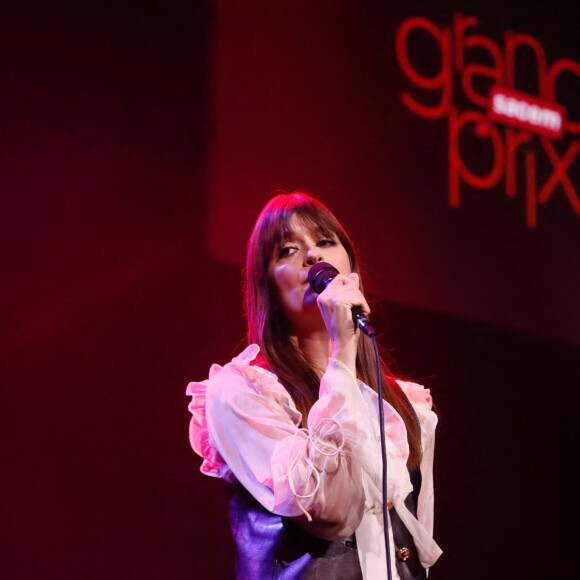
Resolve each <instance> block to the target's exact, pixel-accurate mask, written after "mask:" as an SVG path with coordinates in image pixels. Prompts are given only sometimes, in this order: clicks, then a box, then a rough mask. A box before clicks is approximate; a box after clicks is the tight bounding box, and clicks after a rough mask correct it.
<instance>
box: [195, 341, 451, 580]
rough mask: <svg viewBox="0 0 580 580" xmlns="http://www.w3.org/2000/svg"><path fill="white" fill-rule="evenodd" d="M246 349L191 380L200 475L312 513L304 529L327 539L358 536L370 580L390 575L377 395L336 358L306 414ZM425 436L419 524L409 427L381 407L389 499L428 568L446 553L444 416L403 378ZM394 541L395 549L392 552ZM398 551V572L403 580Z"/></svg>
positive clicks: (283, 509)
mask: <svg viewBox="0 0 580 580" xmlns="http://www.w3.org/2000/svg"><path fill="white" fill-rule="evenodd" d="M258 353H259V347H258V346H257V345H255V344H254V345H250V346H248V347H247V348H246V349H245V350H244V351H243V352H242V353H241V354H240V355H239V356H237V357H235V358H234V359H233V360H232V361H231V362H230V363H228V364H227V365H225V366H223V367H221V366H219V365H213V366H212V368H211V370H210V376H209V379H207V380H205V381H202V382H192V383H190V384H189V385H188V387H187V394H188V395H191V397H192V400H191V403H190V405H189V410H190V411H191V413H192V419H191V424H190V440H191V445H192V447H193V449H194V450H195V451H196V452H197V453H198V454H199V455H200V456H201V457H202V458H203V463H202V466H201V471H202V472H203V473H205V474H207V475H211V476H214V477H223V478H224V479H225V480H226V481H229V482H231V483H233V482H236V481H239V482H240V483H241V484H242V485H243V486H244V487H245V488H246V489H247V490H248V491H249V492H250V493H251V494H252V495H253V496H254V497H255V498H256V499H257V500H258V501H259V502H260V503H261V504H262V505H263V506H264V507H265V508H266V509H267V510H269V511H271V512H273V513H275V514H279V515H282V516H289V517H300V516H302V517H306V518H307V519H308V520H309V521H310V520H312V523H310V524H307V525H306V526H305V527H306V529H309V526H310V527H311V529H312V532H313V533H315V534H316V535H319V536H322V537H325V538H327V539H340V538H346V537H348V536H350V535H351V534H352V533H353V532H356V537H357V545H358V550H359V558H360V562H361V568H362V571H363V576H364V578H365V579H370V578H381V577H386V564H385V548H384V539H383V523H382V491H381V485H382V483H381V479H382V462H381V450H380V430H379V423H378V408H377V395H376V393H375V392H374V391H372V389H370V388H369V387H368V386H367V385H365V384H364V383H362V382H361V381H358V380H357V379H356V378H355V377H354V376H353V375H352V373H351V372H350V370H349V369H348V368H347V367H345V366H344V365H342V364H341V363H340V362H339V361H336V360H334V359H332V358H331V359H330V360H329V364H328V368H327V370H326V372H325V374H324V376H323V377H322V380H321V384H320V393H319V399H318V401H317V402H316V403H315V404H314V406H313V407H312V409H311V410H310V413H309V414H308V418H307V428H306V429H302V428H300V425H301V421H302V416H301V414H300V413H299V412H298V411H297V410H296V407H295V405H294V402H293V400H292V398H291V397H290V395H289V394H288V392H287V391H286V389H285V388H284V387H283V386H282V384H281V383H280V382H279V381H278V380H277V378H276V376H275V375H273V374H272V373H270V372H268V371H266V370H264V369H262V368H261V367H259V366H255V365H251V362H252V361H253V360H254V359H255V358H256V356H257V355H258ZM399 384H400V386H401V388H402V389H403V390H404V392H405V393H406V395H407V397H408V398H409V400H410V401H411V403H412V405H413V407H414V409H415V411H416V413H417V417H418V418H419V422H420V425H421V431H422V446H423V459H422V463H421V474H422V486H421V492H420V495H419V501H418V510H417V516H418V517H417V519H416V518H415V517H414V516H413V515H412V514H411V513H410V512H409V511H408V510H407V508H406V507H405V504H404V500H405V498H406V497H407V495H408V494H409V493H410V492H411V491H412V485H411V481H410V478H409V473H408V470H407V468H406V462H407V458H408V455H409V446H408V443H407V433H406V429H405V424H404V422H403V420H402V419H401V417H400V416H399V415H398V413H397V412H396V411H395V410H394V409H393V408H392V407H391V406H390V405H389V404H388V403H386V402H385V403H384V415H385V433H386V439H387V456H388V478H387V488H388V499H389V501H392V502H393V504H394V505H395V507H396V509H397V513H398V514H399V515H400V517H401V520H402V521H403V523H404V524H405V525H406V526H407V528H408V529H409V531H410V532H411V534H412V535H413V537H414V539H415V544H416V546H417V550H418V553H419V557H420V560H421V563H422V564H423V566H424V567H426V568H428V567H430V566H431V565H432V564H433V563H434V562H435V561H436V560H437V558H438V557H439V555H440V554H441V550H440V548H439V547H438V546H437V544H436V543H435V542H434V540H433V537H432V533H433V469H432V468H433V451H434V434H435V426H436V424H437V416H436V415H435V413H433V411H432V410H431V406H432V404H431V397H430V394H429V390H428V389H424V388H423V387H422V386H420V385H416V384H414V383H409V382H404V381H400V382H399ZM393 545H394V544H393V542H392V541H391V546H393ZM394 558H395V556H394V553H393V554H392V562H393V566H392V572H393V577H394V578H396V577H397V574H396V569H395V568H396V567H395V565H394Z"/></svg>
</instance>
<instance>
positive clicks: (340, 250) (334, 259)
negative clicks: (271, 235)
mask: <svg viewBox="0 0 580 580" xmlns="http://www.w3.org/2000/svg"><path fill="white" fill-rule="evenodd" d="M289 229H290V231H289V234H288V237H287V238H286V239H285V240H283V241H282V242H281V243H280V245H279V246H278V247H277V248H275V249H274V255H273V256H272V258H271V259H270V266H269V275H270V276H271V279H272V280H273V282H274V286H275V288H276V289H277V292H278V299H279V303H280V305H281V307H282V310H283V311H284V313H285V314H286V318H287V319H288V321H289V322H290V325H291V329H293V330H298V329H299V328H300V327H305V326H310V325H311V324H312V323H313V322H316V323H319V322H320V321H321V320H322V317H321V316H320V312H319V310H318V307H317V305H316V294H315V292H314V291H313V290H312V289H311V288H310V286H309V284H308V270H309V269H310V267H311V266H312V265H313V264H316V263H317V262H328V263H329V264H332V265H333V266H334V267H335V268H336V269H337V270H338V271H339V272H340V273H341V274H346V275H348V274H350V273H351V267H350V260H349V257H348V254H347V252H346V250H345V248H344V246H343V245H342V244H341V242H340V240H339V239H338V237H337V236H336V235H335V234H332V235H331V236H327V235H324V234H322V233H321V232H314V231H311V230H310V229H309V228H307V227H305V226H304V224H303V223H302V222H301V221H300V220H299V219H297V218H296V216H293V217H292V218H291V220H290V228H289Z"/></svg>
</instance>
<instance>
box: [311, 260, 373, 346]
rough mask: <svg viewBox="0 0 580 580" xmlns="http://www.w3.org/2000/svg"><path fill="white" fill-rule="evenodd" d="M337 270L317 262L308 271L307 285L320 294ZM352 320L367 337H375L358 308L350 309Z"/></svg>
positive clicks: (327, 264)
mask: <svg viewBox="0 0 580 580" xmlns="http://www.w3.org/2000/svg"><path fill="white" fill-rule="evenodd" d="M338 273H339V272H338V270H337V269H336V268H335V267H334V266H333V265H332V264H329V263H328V262H318V263H316V264H314V266H312V267H311V268H310V270H308V283H309V284H310V287H311V288H312V290H313V291H314V292H316V294H320V293H321V292H322V291H323V290H324V289H325V288H326V287H327V286H328V285H329V284H330V282H331V281H332V280H334V278H336V275H337V274H338ZM352 319H353V321H354V324H355V326H358V327H359V328H360V329H361V330H362V331H363V332H364V333H365V334H366V335H367V336H375V329H374V328H373V327H372V325H371V323H370V322H369V319H368V318H367V317H366V316H365V315H364V314H363V311H362V308H361V307H360V306H353V307H352Z"/></svg>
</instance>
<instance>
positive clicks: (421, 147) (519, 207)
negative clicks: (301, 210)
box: [208, 0, 580, 345]
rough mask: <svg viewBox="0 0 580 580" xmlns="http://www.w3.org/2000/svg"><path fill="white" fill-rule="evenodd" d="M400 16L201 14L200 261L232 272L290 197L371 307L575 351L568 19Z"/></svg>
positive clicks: (363, 8) (579, 324) (252, 9)
mask: <svg viewBox="0 0 580 580" xmlns="http://www.w3.org/2000/svg"><path fill="white" fill-rule="evenodd" d="M409 6H410V7H404V6H397V5H395V4H394V3H387V2H379V1H369V2H364V3H362V4H361V3H358V2H357V3H355V2H347V1H343V0H338V1H337V0H333V1H321V2H315V3H312V2H307V1H305V0H304V1H303V0H297V1H296V0H293V1H292V2H289V1H282V2H275V3H259V2H253V3H245V2H233V3H232V2H228V1H218V2H217V20H216V28H215V35H214V48H213V51H214V67H213V82H212V119H213V136H214V138H213V145H212V147H213V164H212V170H211V180H210V204H209V206H208V209H209V214H208V222H209V224H210V225H211V227H210V228H209V230H208V234H209V244H210V246H211V249H212V252H213V254H214V256H215V257H216V258H217V259H219V260H220V261H223V262H226V263H230V264H235V265H241V264H242V262H243V249H244V245H245V241H246V239H247V235H248V232H249V228H250V226H251V220H252V218H253V217H254V216H255V214H256V212H257V211H258V209H259V208H260V206H261V204H262V203H263V202H264V200H265V199H266V198H267V197H268V194H269V193H270V192H271V190H273V189H275V188H284V189H293V188H297V187H303V188H306V189H309V190H312V191H314V192H316V193H318V194H319V195H320V197H321V198H322V199H323V201H325V202H326V203H328V204H329V205H330V207H331V208H333V209H334V210H335V212H336V213H337V215H338V217H339V218H340V219H341V220H343V221H344V222H345V223H346V226H347V228H348V230H349V231H350V232H351V233H352V235H353V237H354V239H355V242H356V243H357V244H358V245H359V247H360V249H361V253H362V256H363V258H364V259H365V260H366V261H367V262H368V264H369V272H368V274H369V275H370V278H371V282H372V283H373V284H372V289H373V293H374V294H375V295H376V296H380V297H382V298H386V299H390V300H393V301H396V302H399V303H402V304H407V305H412V306H416V307H421V308H425V309H429V310H433V311H437V312H442V313H446V314H451V315H454V316H459V317H464V318H466V319H470V320H474V321H479V322H485V323H491V324H494V325H498V326H501V327H506V328H511V329H516V330H519V331H524V332H526V333H530V334H532V335H536V336H541V337H545V338H551V339H556V340H559V341H564V342H568V343H571V344H576V345H578V344H580V308H578V306H577V303H578V292H579V290H580V267H579V266H578V258H577V253H578V249H579V248H580V185H579V184H580V179H579V178H580V155H579V154H578V153H579V150H580V139H579V137H578V133H579V132H580V49H579V48H578V43H577V42H576V38H577V35H576V31H575V30H574V28H573V24H572V23H571V21H573V20H574V19H573V18H572V13H571V10H570V9H568V10H566V7H565V6H564V7H560V8H556V7H555V8H554V13H553V14H551V15H550V18H549V19H546V18H545V17H544V15H543V13H542V12H541V11H540V8H534V7H532V6H531V5H529V4H527V5H526V10H525V12H521V11H520V12H518V11H517V10H516V9H515V8H511V9H510V8H508V7H506V6H505V3H502V2H499V1H497V2H487V3H486V5H485V9H483V8H481V7H478V6H477V5H476V4H471V3H469V2H454V3H449V6H448V7H447V8H446V7H443V8H439V9H437V10H433V8H432V7H430V3H429V2H414V3H413V4H412V5H409ZM510 10H511V12H510ZM541 10H545V8H541ZM516 16H517V18H516ZM224 232H228V234H227V235H224Z"/></svg>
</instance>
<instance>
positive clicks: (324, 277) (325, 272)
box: [308, 262, 338, 294]
mask: <svg viewBox="0 0 580 580" xmlns="http://www.w3.org/2000/svg"><path fill="white" fill-rule="evenodd" d="M337 274H338V270H337V269H336V268H335V267H334V266H333V265H332V264H329V263H328V262H317V263H316V264H314V266H312V267H311V268H310V270H308V283H309V284H310V287H311V288H312V290H314V292H316V294H320V293H321V292H322V291H323V290H324V289H325V288H326V287H327V286H328V285H329V284H330V282H331V281H332V280H334V278H335V277H336V275H337Z"/></svg>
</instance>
